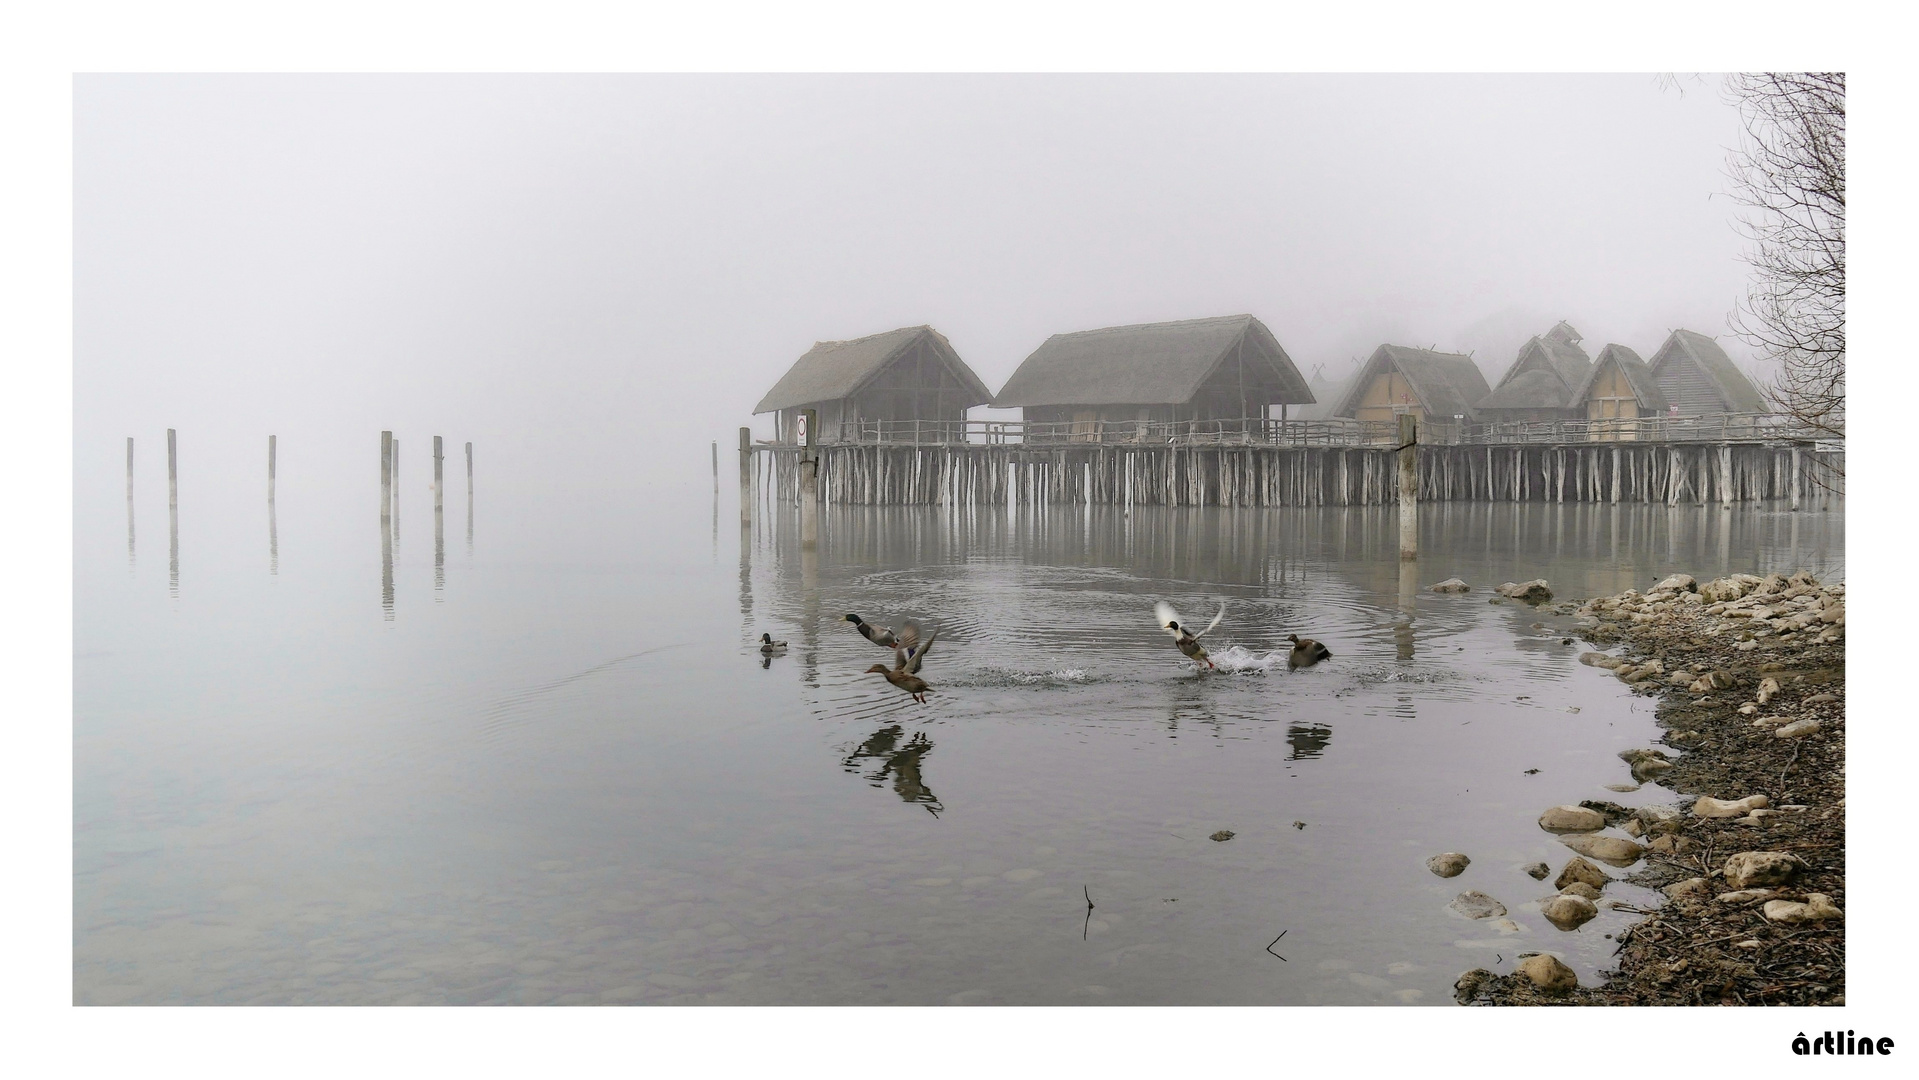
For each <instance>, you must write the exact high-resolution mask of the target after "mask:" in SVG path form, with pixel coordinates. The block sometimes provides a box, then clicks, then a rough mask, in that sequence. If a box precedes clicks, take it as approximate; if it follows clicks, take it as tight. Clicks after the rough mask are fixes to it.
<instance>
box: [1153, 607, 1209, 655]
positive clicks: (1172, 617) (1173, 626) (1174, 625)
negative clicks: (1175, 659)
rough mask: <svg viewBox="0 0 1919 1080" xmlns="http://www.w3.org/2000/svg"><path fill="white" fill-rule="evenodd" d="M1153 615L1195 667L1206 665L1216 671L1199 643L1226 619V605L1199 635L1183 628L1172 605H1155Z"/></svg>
mask: <svg viewBox="0 0 1919 1080" xmlns="http://www.w3.org/2000/svg"><path fill="white" fill-rule="evenodd" d="M1153 614H1154V615H1156V616H1158V618H1159V626H1160V629H1162V630H1164V631H1166V632H1167V633H1169V634H1171V635H1173V644H1174V645H1177V646H1178V647H1179V651H1180V652H1183V653H1185V654H1186V655H1187V656H1189V657H1191V658H1192V660H1193V664H1194V666H1195V667H1197V666H1198V665H1200V664H1205V665H1206V666H1207V667H1209V668H1215V669H1216V665H1215V664H1214V663H1213V662H1212V661H1211V660H1209V659H1207V657H1206V647H1205V646H1204V645H1201V644H1200V643H1199V639H1200V638H1203V637H1205V636H1206V635H1207V634H1210V633H1212V632H1213V627H1215V626H1218V625H1219V620H1221V619H1223V618H1225V617H1226V605H1225V604H1221V605H1219V614H1217V615H1215V616H1213V621H1212V622H1210V623H1207V624H1206V629H1204V630H1201V631H1200V632H1199V633H1197V634H1195V633H1193V632H1192V631H1191V630H1189V629H1187V628H1186V627H1184V626H1181V625H1180V621H1179V612H1177V611H1174V610H1173V608H1172V605H1170V604H1168V603H1166V602H1165V601H1163V600H1162V601H1160V602H1159V603H1157V604H1154V605H1153Z"/></svg>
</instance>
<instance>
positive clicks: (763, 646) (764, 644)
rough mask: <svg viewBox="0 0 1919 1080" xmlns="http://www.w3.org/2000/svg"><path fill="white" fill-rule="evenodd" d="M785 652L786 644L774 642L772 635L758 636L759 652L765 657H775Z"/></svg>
mask: <svg viewBox="0 0 1919 1080" xmlns="http://www.w3.org/2000/svg"><path fill="white" fill-rule="evenodd" d="M785 651H786V642H784V641H774V640H773V635H772V634H761V635H760V652H761V654H762V655H765V656H777V655H779V654H780V653H783V652H785Z"/></svg>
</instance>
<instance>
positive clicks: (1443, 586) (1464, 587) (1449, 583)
mask: <svg viewBox="0 0 1919 1080" xmlns="http://www.w3.org/2000/svg"><path fill="white" fill-rule="evenodd" d="M1472 589H1473V587H1472V586H1471V585H1468V584H1466V583H1465V582H1463V581H1461V580H1459V579H1458V578H1456V577H1449V578H1447V579H1446V580H1444V581H1442V582H1440V583H1439V584H1437V585H1434V586H1433V591H1434V592H1437V593H1461V592H1471V591H1472Z"/></svg>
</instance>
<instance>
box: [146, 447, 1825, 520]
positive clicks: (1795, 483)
mask: <svg viewBox="0 0 1919 1080" xmlns="http://www.w3.org/2000/svg"><path fill="white" fill-rule="evenodd" d="M172 436H173V433H172V432H170V431H169V432H167V437H168V438H169V439H171V438H172ZM1792 508H1793V509H1794V510H1798V509H1799V448H1798V447H1797V446H1795V447H1793V448H1792Z"/></svg>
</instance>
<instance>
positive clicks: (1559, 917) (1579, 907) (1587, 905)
mask: <svg viewBox="0 0 1919 1080" xmlns="http://www.w3.org/2000/svg"><path fill="white" fill-rule="evenodd" d="M1539 913H1540V914H1542V915H1544V916H1546V921H1547V922H1549V923H1552V924H1553V925H1554V926H1557V927H1559V928H1560V929H1561V930H1577V929H1579V928H1580V927H1581V926H1583V925H1585V923H1586V921H1587V920H1589V919H1591V918H1592V917H1593V916H1595V915H1598V914H1599V908H1598V906H1597V905H1595V904H1594V903H1593V902H1592V901H1591V900H1588V899H1587V898H1585V897H1583V896H1577V895H1574V894H1572V893H1561V894H1560V895H1558V896H1555V897H1553V898H1552V899H1551V900H1548V901H1546V903H1545V904H1544V905H1543V906H1542V907H1541V908H1540V909H1539Z"/></svg>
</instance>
